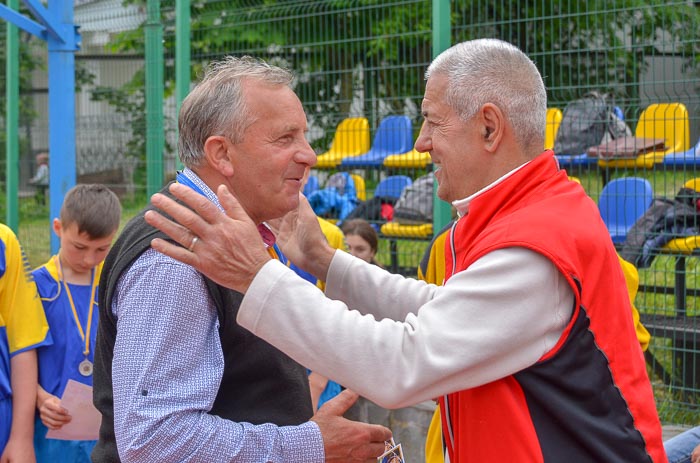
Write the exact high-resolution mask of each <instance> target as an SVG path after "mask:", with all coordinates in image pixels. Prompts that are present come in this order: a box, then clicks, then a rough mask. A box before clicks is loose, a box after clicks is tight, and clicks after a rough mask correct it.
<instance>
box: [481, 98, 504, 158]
mask: <svg viewBox="0 0 700 463" xmlns="http://www.w3.org/2000/svg"><path fill="white" fill-rule="evenodd" d="M481 123H482V127H481V130H482V133H481V134H482V136H483V137H484V149H486V150H487V151H491V152H494V151H496V150H497V149H498V146H499V145H500V144H501V139H502V138H503V133H504V131H505V127H506V119H505V115H504V114H503V111H501V109H500V108H499V107H498V106H496V105H494V104H493V103H486V104H485V105H484V106H482V107H481Z"/></svg>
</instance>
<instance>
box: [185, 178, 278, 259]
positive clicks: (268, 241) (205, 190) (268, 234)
mask: <svg viewBox="0 0 700 463" xmlns="http://www.w3.org/2000/svg"><path fill="white" fill-rule="evenodd" d="M182 175H184V176H185V177H187V180H189V181H190V182H192V183H193V184H194V185H195V186H196V187H197V188H198V189H199V193H201V194H203V195H204V196H206V198H207V199H209V201H211V202H212V203H214V204H215V205H216V207H218V208H219V210H220V211H221V212H224V208H223V206H222V205H221V203H220V202H219V198H218V197H217V196H216V194H215V193H214V191H213V190H212V189H211V188H209V186H208V185H207V184H206V183H204V181H202V179H201V178H199V176H198V175H197V174H196V173H195V172H194V171H193V170H192V169H190V168H188V167H185V168H184V169H183V170H182ZM258 232H259V233H260V237H261V238H262V240H263V242H264V243H265V246H267V247H272V246H274V245H275V241H276V238H275V234H274V233H273V232H272V230H271V229H270V227H269V226H268V225H267V224H266V223H264V222H263V223H261V224H258Z"/></svg>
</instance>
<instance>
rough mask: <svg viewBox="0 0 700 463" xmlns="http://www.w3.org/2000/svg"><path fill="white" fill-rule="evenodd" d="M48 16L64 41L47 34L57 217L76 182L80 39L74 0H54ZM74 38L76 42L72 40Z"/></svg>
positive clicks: (52, 194) (54, 243) (55, 244)
mask: <svg viewBox="0 0 700 463" xmlns="http://www.w3.org/2000/svg"><path fill="white" fill-rule="evenodd" d="M49 16H51V17H52V18H53V19H54V20H55V21H56V22H57V23H58V24H57V27H59V28H60V29H61V32H63V34H61V35H62V36H63V40H62V39H60V38H58V37H55V36H53V35H52V34H48V37H47V43H48V49H49V169H50V170H49V172H50V175H49V214H50V215H49V218H50V219H53V218H55V217H58V216H59V214H60V212H61V204H62V203H63V197H64V196H65V195H66V193H67V192H68V190H70V189H71V188H72V187H73V186H74V185H75V180H76V163H75V50H76V49H77V48H78V44H79V40H78V37H77V34H75V26H74V25H73V1H72V0H52V1H50V2H49ZM71 38H74V39H75V43H71V42H72V40H71ZM59 246H60V243H59V239H58V236H56V235H55V234H54V233H53V232H52V233H51V253H52V254H55V253H57V252H58V249H59Z"/></svg>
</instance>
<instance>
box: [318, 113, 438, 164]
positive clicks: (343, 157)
mask: <svg viewBox="0 0 700 463" xmlns="http://www.w3.org/2000/svg"><path fill="white" fill-rule="evenodd" d="M369 138H370V136H369V121H368V120H367V119H366V118H364V117H352V118H348V119H344V120H343V121H341V122H340V124H338V127H337V128H336V131H335V135H334V137H333V141H332V142H331V146H330V148H329V149H328V151H326V152H325V153H321V154H319V155H318V158H317V163H316V168H317V169H335V168H337V167H347V168H366V167H381V166H384V167H421V168H425V167H426V166H427V165H428V164H429V163H430V162H431V161H430V155H428V153H419V152H417V151H416V150H415V149H413V126H412V124H411V120H410V119H409V118H408V117H406V116H387V117H385V118H384V119H382V121H381V122H380V123H379V127H377V131H376V133H375V134H374V139H373V140H372V144H371V145H370V141H369Z"/></svg>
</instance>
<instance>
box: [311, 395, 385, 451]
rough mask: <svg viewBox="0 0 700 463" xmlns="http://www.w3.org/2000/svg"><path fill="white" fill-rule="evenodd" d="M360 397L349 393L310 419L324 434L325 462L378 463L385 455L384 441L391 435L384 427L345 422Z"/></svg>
mask: <svg viewBox="0 0 700 463" xmlns="http://www.w3.org/2000/svg"><path fill="white" fill-rule="evenodd" d="M358 397H359V396H358V395H357V393H355V392H353V391H350V390H348V389H346V390H344V391H343V392H341V393H340V394H338V395H337V396H335V397H334V398H333V399H331V400H329V401H328V402H326V403H325V404H323V406H322V407H321V408H320V409H319V410H318V412H316V414H315V415H314V416H313V417H312V418H311V421H314V422H316V424H317V425H318V427H319V429H320V430H321V436H323V448H324V450H325V452H326V462H366V461H374V462H376V460H377V457H378V456H379V455H381V454H382V453H384V441H387V440H389V439H391V431H390V430H389V429H387V428H385V427H384V426H380V425H378V424H367V423H360V422H357V421H350V420H348V419H345V418H343V413H345V412H346V411H348V409H349V408H350V407H352V404H354V403H355V401H357V398H358Z"/></svg>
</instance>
